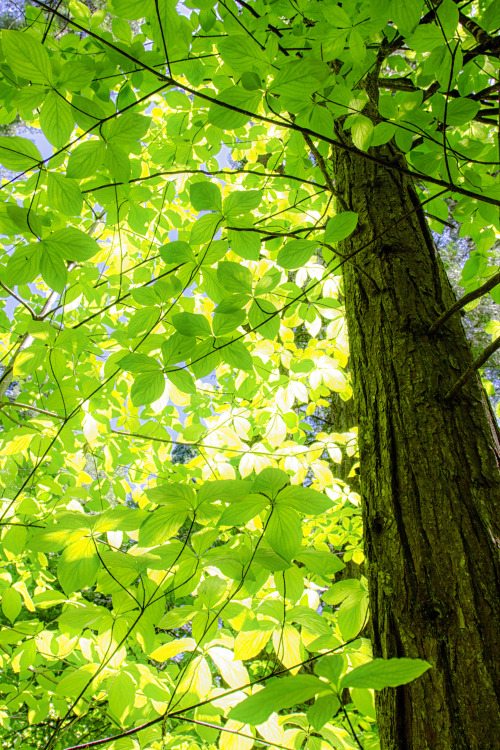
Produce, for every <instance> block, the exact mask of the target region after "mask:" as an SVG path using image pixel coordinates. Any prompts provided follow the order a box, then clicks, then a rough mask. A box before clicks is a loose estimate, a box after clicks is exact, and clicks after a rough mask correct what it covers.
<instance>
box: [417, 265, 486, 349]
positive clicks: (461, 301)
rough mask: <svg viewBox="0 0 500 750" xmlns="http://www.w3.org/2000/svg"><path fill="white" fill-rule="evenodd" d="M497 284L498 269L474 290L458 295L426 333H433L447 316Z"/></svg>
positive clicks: (449, 316)
mask: <svg viewBox="0 0 500 750" xmlns="http://www.w3.org/2000/svg"><path fill="white" fill-rule="evenodd" d="M498 284H500V271H499V272H498V273H496V274H495V275H494V276H492V277H491V279H488V281H485V282H484V284H481V286H480V287H479V288H478V289H474V291H472V292H468V293H467V294H464V296H463V297H460V299H458V300H457V301H456V302H455V303H454V304H453V305H452V306H451V307H449V308H448V309H447V310H445V312H444V313H443V314H442V315H440V316H439V318H437V319H436V320H435V321H434V323H433V324H432V325H431V327H430V328H429V330H428V331H427V333H428V334H429V335H430V334H432V333H435V331H437V329H438V328H440V327H441V326H442V325H443V323H445V322H446V321H447V320H448V318H451V316H452V315H454V314H455V313H456V312H458V310H461V309H462V307H465V305H468V304H469V302H472V301H473V300H475V299H477V298H478V297H482V296H483V294H486V293H487V292H489V291H490V289H493V288H494V287H496V286H497V285H498Z"/></svg>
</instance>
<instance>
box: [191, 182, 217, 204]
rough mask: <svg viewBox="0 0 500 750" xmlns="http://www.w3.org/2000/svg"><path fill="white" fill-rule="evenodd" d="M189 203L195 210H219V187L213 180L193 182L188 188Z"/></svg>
mask: <svg viewBox="0 0 500 750" xmlns="http://www.w3.org/2000/svg"><path fill="white" fill-rule="evenodd" d="M189 196H190V199H191V204H192V206H193V208H194V210H195V211H220V210H221V209H222V198H221V194H220V188H219V187H218V185H215V183H213V182H195V183H193V184H192V185H191V186H190V188H189Z"/></svg>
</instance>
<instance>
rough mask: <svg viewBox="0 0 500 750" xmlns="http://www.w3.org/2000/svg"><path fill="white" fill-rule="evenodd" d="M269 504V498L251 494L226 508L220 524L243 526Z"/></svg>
mask: <svg viewBox="0 0 500 750" xmlns="http://www.w3.org/2000/svg"><path fill="white" fill-rule="evenodd" d="M268 505H269V500H268V499H267V498H266V497H263V496H262V495H249V496H248V497H247V498H246V499H245V500H240V502H238V503H233V505H230V506H229V508H226V510H225V511H224V513H223V514H222V516H221V517H220V518H219V521H218V523H219V525H220V526H241V525H244V524H247V523H248V522H249V521H251V520H252V518H255V516H258V515H259V514H260V513H262V511H263V510H264V509H265V508H267V506H268Z"/></svg>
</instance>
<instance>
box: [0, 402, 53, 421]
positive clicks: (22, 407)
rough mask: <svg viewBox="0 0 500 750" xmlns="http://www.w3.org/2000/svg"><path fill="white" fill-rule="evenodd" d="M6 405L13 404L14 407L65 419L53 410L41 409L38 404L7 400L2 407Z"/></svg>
mask: <svg viewBox="0 0 500 750" xmlns="http://www.w3.org/2000/svg"><path fill="white" fill-rule="evenodd" d="M5 406H13V407H14V409H27V410H28V411H36V412H38V413H39V414H46V415H47V417H54V419H64V417H61V416H60V415H59V414H55V412H53V411H47V409H40V408H39V407H38V406H30V405H29V404H21V403H19V401H6V402H5V403H4V404H2V408H4V407H5Z"/></svg>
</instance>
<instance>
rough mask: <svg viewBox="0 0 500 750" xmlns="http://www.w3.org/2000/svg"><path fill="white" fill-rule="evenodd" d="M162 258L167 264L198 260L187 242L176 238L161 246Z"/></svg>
mask: <svg viewBox="0 0 500 750" xmlns="http://www.w3.org/2000/svg"><path fill="white" fill-rule="evenodd" d="M160 256H161V259H162V260H163V261H164V262H165V263H166V264H167V265H176V266H177V265H180V264H181V263H190V262H191V261H195V260H196V256H195V254H194V253H193V251H192V249H191V248H190V247H189V245H188V243H187V242H182V241H181V240H174V241H173V242H169V243H168V244H167V245H162V247H160Z"/></svg>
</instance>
